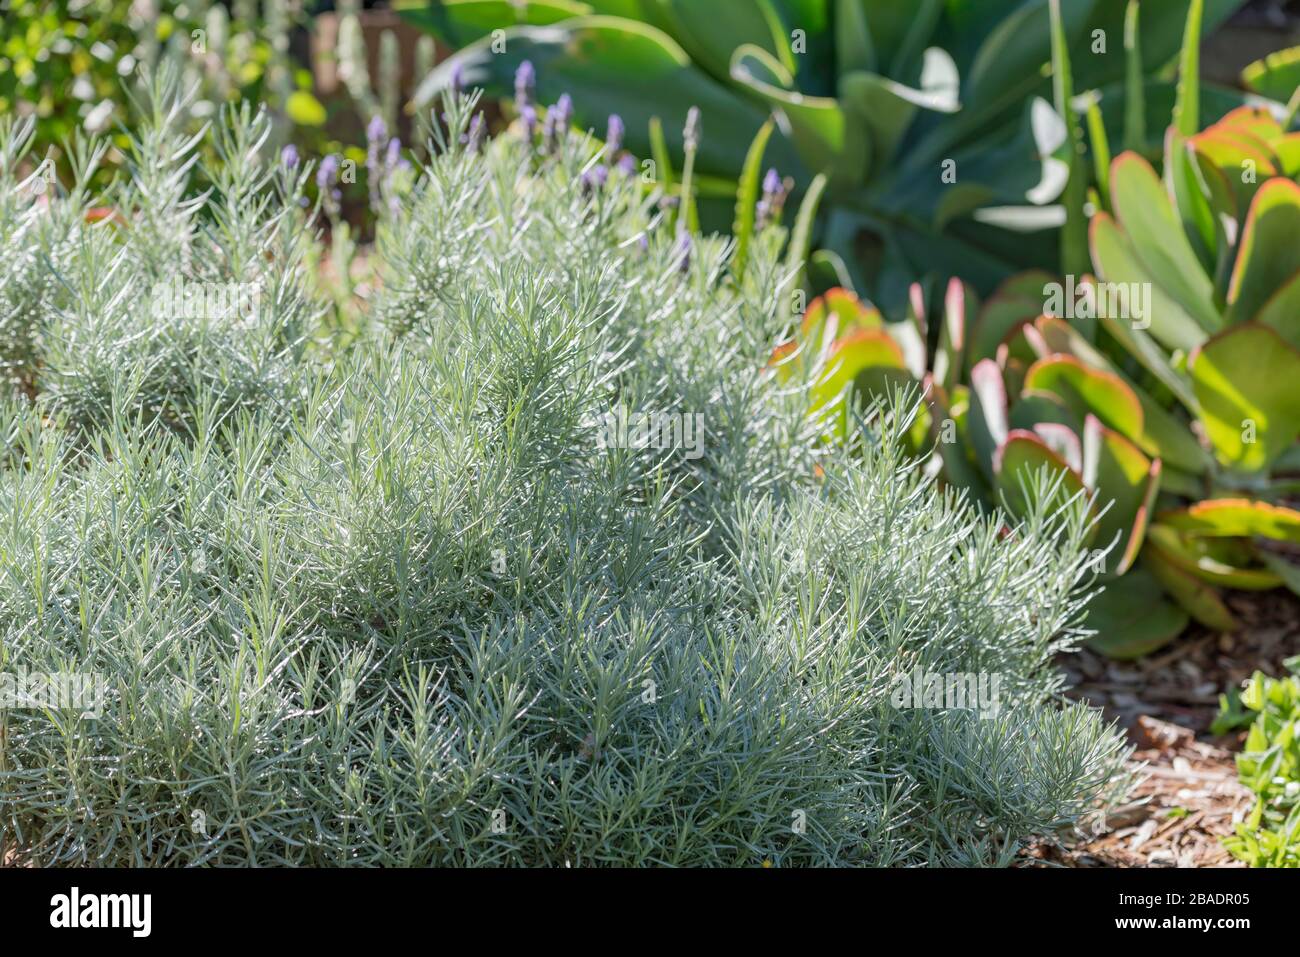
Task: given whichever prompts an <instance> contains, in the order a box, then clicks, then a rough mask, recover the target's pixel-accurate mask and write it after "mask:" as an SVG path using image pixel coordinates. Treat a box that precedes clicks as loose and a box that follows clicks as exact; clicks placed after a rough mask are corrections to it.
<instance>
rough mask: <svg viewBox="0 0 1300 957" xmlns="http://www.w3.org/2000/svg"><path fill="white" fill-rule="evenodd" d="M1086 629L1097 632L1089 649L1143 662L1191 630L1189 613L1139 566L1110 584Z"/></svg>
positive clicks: (1093, 604)
mask: <svg viewBox="0 0 1300 957" xmlns="http://www.w3.org/2000/svg"><path fill="white" fill-rule="evenodd" d="M1084 623H1085V625H1086V626H1087V627H1088V628H1090V629H1092V630H1093V631H1095V632H1096V634H1095V635H1093V637H1091V638H1089V639H1088V647H1090V648H1092V649H1093V650H1094V651H1098V652H1100V653H1102V654H1104V655H1108V656H1109V657H1111V658H1121V659H1128V658H1141V657H1142V656H1143V655H1149V654H1150V653H1151V652H1153V651H1155V650H1157V649H1158V648H1161V647H1163V646H1164V645H1167V644H1168V643H1169V642H1171V641H1173V640H1174V639H1175V638H1177V637H1178V636H1179V635H1180V634H1182V632H1183V629H1184V628H1186V627H1187V613H1186V612H1185V611H1183V610H1182V608H1180V607H1178V605H1176V604H1174V603H1173V602H1172V601H1169V600H1168V599H1167V598H1165V597H1164V596H1163V595H1162V594H1161V593H1160V582H1159V581H1157V580H1156V578H1155V577H1154V576H1153V575H1152V574H1151V572H1150V571H1148V570H1147V569H1145V568H1143V567H1142V566H1138V567H1137V568H1134V569H1131V570H1130V571H1129V573H1128V574H1127V575H1123V576H1121V577H1119V578H1112V579H1109V580H1107V581H1106V583H1105V590H1104V591H1102V592H1101V594H1099V595H1096V596H1094V597H1093V599H1092V601H1090V602H1089V603H1088V617H1087V619H1086V620H1085V622H1084Z"/></svg>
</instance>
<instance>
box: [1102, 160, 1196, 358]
mask: <svg viewBox="0 0 1300 957" xmlns="http://www.w3.org/2000/svg"><path fill="white" fill-rule="evenodd" d="M1113 168H1114V167H1113V166H1112V169H1113ZM1113 189H1114V185H1113V180H1112V202H1113V201H1114V193H1113ZM1090 239H1091V244H1092V259H1093V262H1094V263H1095V264H1096V266H1097V270H1098V272H1100V273H1101V277H1102V278H1103V279H1105V280H1106V281H1107V282H1110V283H1121V284H1124V285H1126V286H1129V287H1130V288H1146V289H1150V290H1151V315H1150V316H1149V317H1148V318H1149V321H1150V330H1151V335H1152V336H1153V337H1154V338H1155V339H1156V340H1157V341H1159V342H1160V344H1161V345H1163V346H1164V347H1165V348H1166V349H1182V350H1183V351H1190V350H1191V349H1194V348H1196V346H1198V345H1199V344H1200V343H1202V342H1204V341H1205V338H1206V333H1205V329H1204V327H1202V326H1201V324H1200V323H1198V322H1197V321H1196V320H1195V319H1193V318H1192V317H1191V316H1190V315H1189V314H1188V313H1187V312H1186V310H1184V309H1183V307H1182V306H1181V305H1179V304H1178V302H1176V301H1175V300H1174V299H1173V298H1172V297H1171V296H1170V295H1168V294H1167V293H1166V292H1165V290H1164V288H1163V287H1162V286H1160V285H1159V283H1157V282H1156V281H1155V278H1154V277H1153V275H1152V273H1151V272H1150V271H1149V270H1148V269H1147V267H1146V264H1145V263H1143V262H1142V260H1141V259H1139V258H1138V255H1137V251H1136V249H1135V248H1134V246H1133V243H1132V241H1131V240H1130V239H1129V237H1128V236H1127V235H1126V234H1125V232H1124V230H1122V229H1120V228H1119V226H1118V224H1116V222H1115V221H1114V220H1113V219H1111V217H1110V216H1108V215H1107V214H1106V213H1098V214H1097V215H1096V216H1094V217H1093V218H1092V226H1091V235H1090ZM1134 284H1136V285H1134Z"/></svg>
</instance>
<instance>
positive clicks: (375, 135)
mask: <svg viewBox="0 0 1300 957" xmlns="http://www.w3.org/2000/svg"><path fill="white" fill-rule="evenodd" d="M387 135H388V125H387V124H386V123H384V118H383V117H382V116H380V115H379V114H378V113H376V114H375V115H374V116H373V117H371V119H370V122H369V123H368V124H367V125H366V142H367V143H382V142H383V141H384V137H386V136H387Z"/></svg>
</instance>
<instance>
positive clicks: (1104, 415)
mask: <svg viewBox="0 0 1300 957" xmlns="http://www.w3.org/2000/svg"><path fill="white" fill-rule="evenodd" d="M1025 392H1026V393H1035V392H1045V393H1049V394H1051V395H1055V396H1057V397H1058V398H1060V399H1061V400H1062V401H1063V402H1064V403H1065V404H1066V406H1067V407H1069V408H1071V409H1073V410H1074V411H1075V412H1076V413H1078V414H1079V415H1081V416H1083V415H1086V414H1087V413H1089V412H1091V413H1093V414H1094V415H1096V416H1097V418H1098V419H1100V420H1101V422H1102V424H1103V425H1105V426H1106V427H1107V428H1110V429H1114V430H1115V431H1116V432H1119V433H1120V434H1121V435H1123V436H1124V437H1125V438H1128V439H1134V440H1136V439H1140V438H1141V436H1142V425H1143V417H1142V405H1141V403H1140V402H1139V401H1138V398H1137V396H1136V395H1134V394H1133V390H1132V389H1130V388H1129V387H1128V386H1127V385H1126V384H1125V383H1124V381H1123V380H1122V379H1120V378H1119V376H1117V375H1114V374H1112V373H1109V372H1105V371H1103V370H1101V369H1094V368H1092V367H1090V366H1087V365H1085V364H1084V363H1083V362H1081V361H1079V360H1078V359H1076V358H1074V357H1073V356H1069V355H1052V356H1048V357H1047V358H1045V359H1040V360H1039V361H1037V362H1035V363H1034V364H1033V366H1031V367H1030V369H1029V372H1028V373H1027V374H1026V375H1025Z"/></svg>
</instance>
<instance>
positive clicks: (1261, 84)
mask: <svg viewBox="0 0 1300 957" xmlns="http://www.w3.org/2000/svg"><path fill="white" fill-rule="evenodd" d="M1241 82H1242V84H1243V85H1244V86H1245V87H1246V88H1247V89H1249V90H1251V91H1252V92H1254V93H1258V94H1259V95H1260V96H1266V97H1268V98H1269V99H1271V100H1280V101H1281V102H1283V103H1285V102H1286V101H1287V100H1288V99H1290V98H1291V96H1292V95H1293V94H1294V93H1295V91H1296V88H1297V87H1300V47H1289V48H1288V49H1286V50H1278V51H1277V52H1275V53H1270V54H1269V55H1268V56H1266V57H1264V59H1262V60H1256V61H1255V62H1254V63H1252V64H1250V65H1249V66H1248V67H1246V68H1245V69H1244V70H1242V71H1241Z"/></svg>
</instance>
